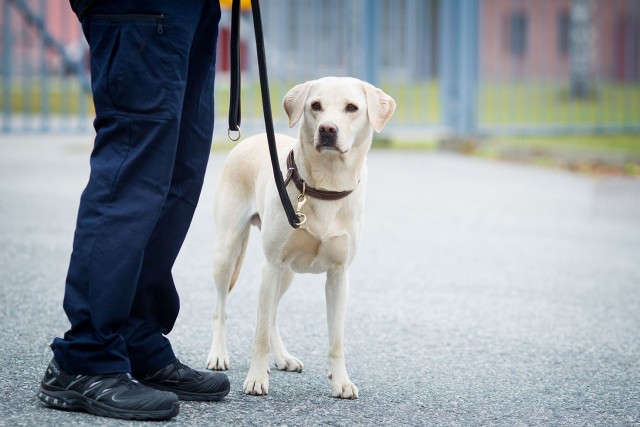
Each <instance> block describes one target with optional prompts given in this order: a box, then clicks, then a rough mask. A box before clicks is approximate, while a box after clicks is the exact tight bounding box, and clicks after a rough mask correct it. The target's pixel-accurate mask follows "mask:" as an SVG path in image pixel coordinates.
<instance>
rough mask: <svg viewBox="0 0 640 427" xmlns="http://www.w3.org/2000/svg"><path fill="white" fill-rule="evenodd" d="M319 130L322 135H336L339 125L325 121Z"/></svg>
mask: <svg viewBox="0 0 640 427" xmlns="http://www.w3.org/2000/svg"><path fill="white" fill-rule="evenodd" d="M318 131H319V132H320V136H322V137H327V136H328V137H331V136H334V137H335V135H336V134H337V133H338V126H336V125H335V123H331V122H324V123H322V124H321V125H320V128H319V129H318Z"/></svg>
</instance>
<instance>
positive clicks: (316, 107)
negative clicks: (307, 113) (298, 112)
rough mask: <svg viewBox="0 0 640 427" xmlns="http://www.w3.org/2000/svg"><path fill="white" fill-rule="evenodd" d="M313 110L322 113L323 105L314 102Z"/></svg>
mask: <svg viewBox="0 0 640 427" xmlns="http://www.w3.org/2000/svg"><path fill="white" fill-rule="evenodd" d="M311 109H312V110H313V111H322V104H320V103H319V102H318V101H314V102H312V103H311Z"/></svg>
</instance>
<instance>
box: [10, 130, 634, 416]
mask: <svg viewBox="0 0 640 427" xmlns="http://www.w3.org/2000/svg"><path fill="white" fill-rule="evenodd" d="M91 142H92V141H91V135H71V136H64V137H63V136H46V135H45V136H43V135H35V134H34V135H1V136H0V304H1V313H0V392H1V393H2V395H1V397H0V414H2V415H1V417H0V425H1V426H5V425H6V426H64V425H91V426H107V425H108V426H111V425H114V426H117V425H132V426H133V425H136V426H138V425H141V423H140V422H127V421H118V420H111V419H105V418H99V417H95V416H92V415H88V414H80V413H68V412H61V411H57V410H52V409H48V408H45V407H43V406H41V405H40V404H39V403H38V402H37V400H36V399H35V394H36V391H37V389H38V385H39V381H40V379H41V377H42V375H43V373H44V370H45V367H46V365H47V363H48V361H49V359H50V358H51V352H50V350H49V348H48V345H49V343H50V342H51V341H52V340H53V338H54V337H55V336H59V335H61V334H63V333H64V331H65V330H66V329H67V328H68V322H67V319H66V317H65V315H64V312H63V310H62V298H63V293H64V279H65V274H66V269H67V265H68V260H69V256H70V252H71V244H72V237H73V229H74V223H75V219H76V217H75V216H76V210H77V207H78V201H79V197H80V193H81V191H82V189H83V187H84V185H85V183H86V180H87V177H88V172H89V169H88V164H89V163H88V159H89V150H90V145H91ZM214 143H215V142H214ZM225 155H226V153H220V152H214V153H213V155H212V160H211V162H210V165H209V171H208V175H207V178H206V183H205V188H204V190H203V194H202V199H201V203H200V205H199V206H198V209H197V211H196V215H195V218H194V222H193V225H192V227H191V230H190V232H189V235H188V237H187V240H186V242H185V245H184V248H183V251H182V252H181V254H180V257H179V258H178V261H177V263H176V266H175V268H174V276H175V279H176V282H177V286H178V288H179V292H180V295H181V301H182V309H181V312H180V316H179V318H178V321H177V324H176V327H175V329H174V330H173V332H172V333H171V334H170V335H169V338H170V339H171V341H172V343H173V346H174V348H175V350H176V353H177V354H178V356H179V357H180V359H181V360H182V361H183V362H185V363H187V364H189V365H191V366H193V367H196V368H200V369H203V368H204V365H205V362H206V357H207V352H208V349H209V343H210V334H211V313H212V307H213V302H214V287H213V284H212V279H211V276H212V273H211V270H212V267H211V264H212V251H213V245H214V242H215V233H214V230H213V224H212V220H211V216H212V203H213V202H212V200H213V197H212V196H213V188H214V185H215V181H216V175H217V173H218V171H219V170H220V168H221V165H222V162H223V160H224V157H225ZM368 163H369V176H370V178H369V185H368V190H367V206H366V214H365V232H364V238H363V241H362V244H361V247H360V251H359V254H358V256H357V258H356V261H355V263H354V265H353V267H352V269H351V290H350V296H349V302H348V313H347V322H346V328H345V329H346V353H347V367H348V369H349V373H350V376H351V379H352V380H353V381H354V382H355V383H356V384H357V385H358V387H359V389H360V398H359V399H358V400H355V401H342V400H339V399H335V398H332V397H331V393H330V387H329V382H328V380H327V379H326V371H327V360H326V353H327V331H326V322H325V308H324V289H323V277H322V276H313V275H305V276H297V278H296V280H295V282H294V285H293V286H292V288H291V290H290V291H289V293H288V294H287V295H285V297H284V300H283V303H282V306H281V311H280V313H281V314H280V325H281V333H282V337H283V340H284V341H285V343H286V344H287V346H288V348H289V350H290V351H291V352H292V353H293V354H295V355H296V356H298V357H299V358H300V359H302V361H303V362H304V364H305V370H304V371H303V372H302V373H285V372H278V371H274V372H273V373H272V375H271V380H270V390H269V395H268V396H267V397H252V396H245V395H244V394H243V393H242V382H243V380H244V376H245V374H246V372H247V370H248V366H249V359H250V352H251V341H252V338H253V333H254V325H255V316H256V314H255V313H256V296H257V288H258V274H259V273H258V272H259V267H260V264H261V258H262V254H261V252H260V245H259V237H258V232H257V230H256V231H254V232H253V234H252V236H251V240H250V245H249V249H248V253H247V257H246V260H245V264H244V269H243V271H242V273H241V275H240V278H239V281H238V283H237V285H236V287H235V288H234V290H233V292H232V293H231V296H230V300H229V303H228V344H229V352H230V357H231V370H230V371H229V376H230V379H231V387H232V388H231V392H230V394H229V396H228V397H227V398H226V399H224V400H223V401H221V402H218V403H196V402H183V403H182V404H181V409H180V414H179V415H178V416H177V417H176V418H174V419H173V420H172V421H169V422H166V423H155V424H154V425H163V424H166V425H170V426H182V425H194V426H202V425H223V426H237V425H290V426H299V425H339V426H353V425H371V426H374V425H389V426H399V425H408V426H413V425H415V426H422V425H438V426H440V425H444V426H451V425H453V426H456V425H459V426H480V425H504V426H518V425H545V426H546V425H553V426H556V425H562V426H564V425H566V426H576V425H580V426H582V425H596V426H632V425H640V180H632V179H627V178H596V177H590V176H585V175H579V174H575V173H570V172H565V171H561V170H553V169H545V168H539V167H534V166H526V165H516V164H509V163H500V162H496V161H491V160H482V159H477V158H470V157H463V156H460V155H456V154H448V153H439V152H404V151H385V150H376V151H373V152H371V153H370V156H369V161H368Z"/></svg>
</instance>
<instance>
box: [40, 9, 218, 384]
mask: <svg viewBox="0 0 640 427" xmlns="http://www.w3.org/2000/svg"><path fill="white" fill-rule="evenodd" d="M219 20H220V5H219V2H218V0H181V1H175V0H98V1H96V2H95V5H94V6H92V8H91V9H89V11H88V12H87V14H86V15H84V16H83V17H82V19H81V22H82V28H83V31H84V35H85V37H86V39H87V41H88V42H89V46H90V56H91V85H92V91H93V100H94V104H95V111H96V118H95V121H94V127H95V130H96V137H95V142H94V147H93V151H92V153H91V159H90V164H91V173H90V177H89V182H88V184H87V186H86V188H85V190H84V192H83V193H82V196H81V199H80V207H79V211H78V219H77V224H76V230H75V234H74V242H73V251H72V255H71V260H70V265H69V270H68V274H67V280H66V286H65V296H64V304H63V305H64V310H65V312H66V314H67V316H68V318H69V321H70V323H71V327H70V329H69V330H68V331H67V332H66V333H65V335H64V338H56V339H55V340H54V341H53V343H52V345H51V347H52V349H53V352H54V357H55V359H56V360H57V361H58V363H59V364H60V366H61V367H62V369H63V370H65V371H67V372H69V373H72V374H90V375H99V374H107V373H121V372H131V373H133V374H134V376H143V375H146V374H148V373H151V372H154V371H156V370H158V369H160V368H162V367H164V366H166V365H167V364H169V363H171V362H172V361H173V360H174V359H175V355H174V353H173V350H172V348H171V345H170V343H169V341H168V339H167V338H166V337H165V335H166V334H167V333H169V331H171V329H172V327H173V325H174V323H175V320H176V318H177V316H178V310H179V306H180V302H179V298H178V294H177V292H176V288H175V285H174V281H173V277H172V274H171V269H172V267H173V264H174V261H175V259H176V257H177V255H178V252H179V250H180V247H181V246H182V243H183V241H184V239H185V236H186V234H187V230H188V228H189V225H190V223H191V219H192V217H193V213H194V210H195V207H196V204H197V202H198V199H199V197H200V192H201V189H202V184H203V180H204V174H205V169H206V165H207V161H208V158H209V153H210V148H211V139H212V133H213V114H214V111H213V84H214V76H215V57H216V41H217V37H218V23H219Z"/></svg>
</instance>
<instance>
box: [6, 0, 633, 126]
mask: <svg viewBox="0 0 640 427" xmlns="http://www.w3.org/2000/svg"><path fill="white" fill-rule="evenodd" d="M262 12H263V20H264V26H265V38H266V50H267V60H268V65H269V78H270V82H271V94H272V97H273V100H272V102H273V104H274V107H273V110H274V112H275V115H276V117H275V121H276V129H277V130H279V131H282V130H286V122H285V120H284V116H283V112H282V108H281V107H280V100H281V99H282V97H283V96H284V94H285V93H286V91H287V90H288V88H290V87H291V86H292V85H294V84H296V83H299V82H302V81H305V80H308V79H313V78H317V77H321V76H325V75H340V76H345V75H350V76H355V77H359V78H362V79H365V80H368V81H370V82H372V83H374V84H376V85H379V86H381V87H382V88H384V89H385V91H387V92H388V93H390V94H391V95H392V96H393V97H394V98H395V99H396V101H397V103H398V109H397V112H396V115H395V116H394V118H393V120H392V122H391V124H390V125H389V127H388V128H387V129H385V133H386V134H388V135H389V136H391V137H394V138H416V137H417V138H425V137H428V136H430V135H434V134H437V135H441V134H454V135H460V136H469V135H484V134H506V133H509V134H530V133H536V134H538V133H555V134H560V133H594V132H619V133H640V0H535V1H531V0H350V1H343V0H323V1H318V0H263V7H262ZM242 19H243V23H242V32H241V38H242V46H243V50H242V52H243V55H242V56H243V70H244V80H243V125H244V126H243V127H244V128H245V129H246V128H247V127H248V128H250V131H251V130H256V131H257V130H259V129H260V120H261V114H262V112H261V104H260V99H259V95H260V93H259V88H258V82H257V67H256V66H255V53H254V52H255V46H254V44H253V42H252V40H253V34H252V28H253V26H252V24H251V22H250V20H251V18H250V14H248V13H247V14H245V15H244V16H243V18H242ZM229 21H230V17H229V12H228V11H225V12H224V13H223V17H222V21H221V25H220V37H219V46H218V59H217V68H218V71H217V77H216V89H215V91H216V93H215V99H216V118H217V123H218V125H217V128H218V131H221V130H223V129H222V128H224V127H225V126H224V125H223V124H224V123H225V122H226V120H225V117H226V114H227V113H226V109H227V105H228V96H229V95H228V92H229V90H228V86H229V81H228V63H229V61H228V57H227V55H228V47H227V45H228V38H229V37H228V36H229ZM0 23H1V25H2V28H1V30H0V37H1V43H0V60H1V61H2V62H1V64H0V73H1V79H2V83H1V85H0V100H1V102H2V117H1V122H0V130H1V131H2V132H16V131H74V130H79V131H87V130H90V129H91V121H92V116H93V107H92V103H91V97H90V93H89V90H88V89H89V76H88V66H87V47H86V43H85V42H84V39H83V37H82V34H81V31H80V26H79V24H78V23H77V20H76V18H75V16H74V15H73V14H72V12H71V11H70V8H69V6H68V1H67V0H46V1H45V0H4V1H3V2H2V6H0Z"/></svg>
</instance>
